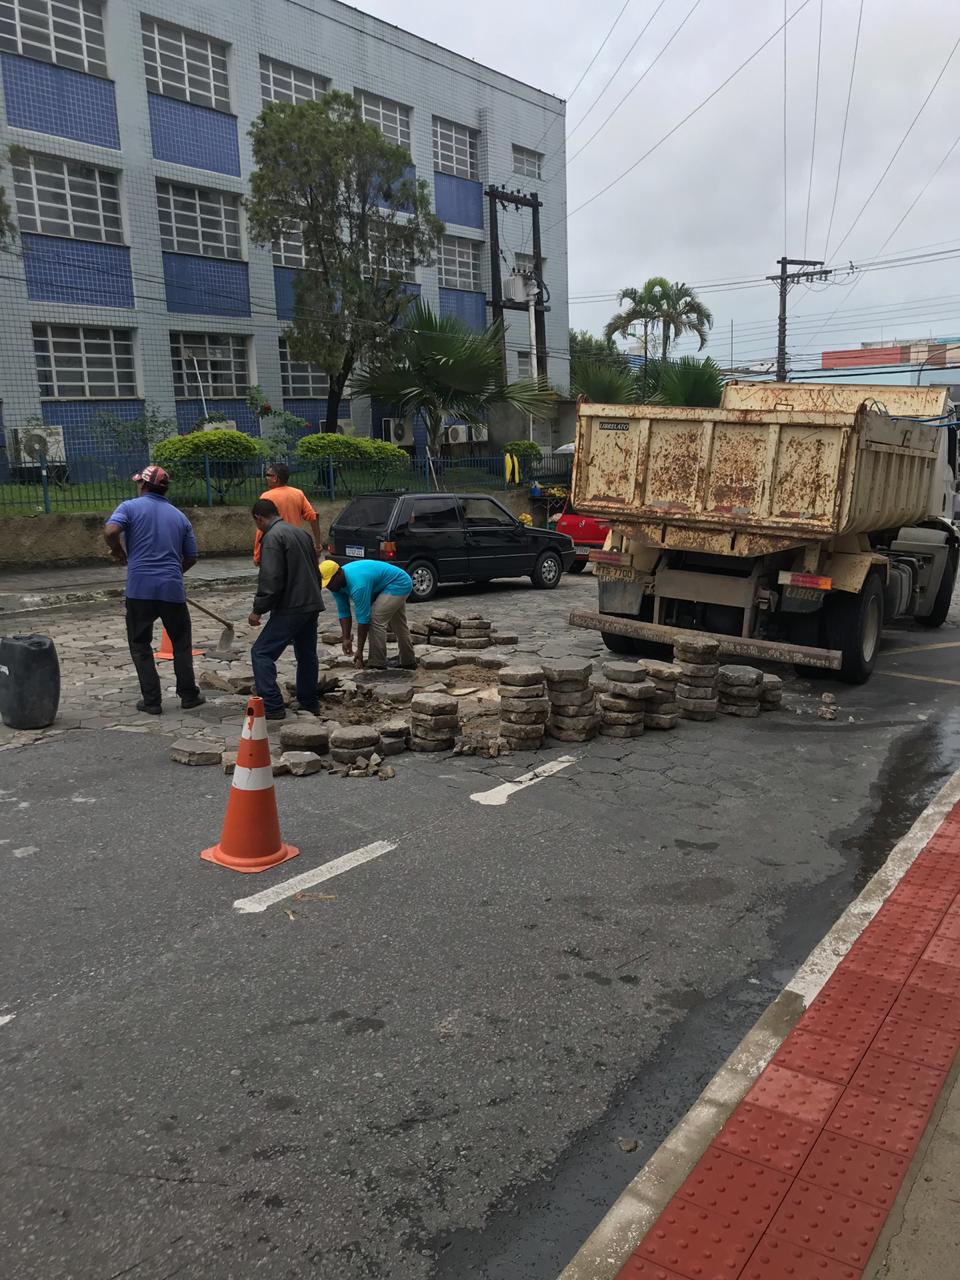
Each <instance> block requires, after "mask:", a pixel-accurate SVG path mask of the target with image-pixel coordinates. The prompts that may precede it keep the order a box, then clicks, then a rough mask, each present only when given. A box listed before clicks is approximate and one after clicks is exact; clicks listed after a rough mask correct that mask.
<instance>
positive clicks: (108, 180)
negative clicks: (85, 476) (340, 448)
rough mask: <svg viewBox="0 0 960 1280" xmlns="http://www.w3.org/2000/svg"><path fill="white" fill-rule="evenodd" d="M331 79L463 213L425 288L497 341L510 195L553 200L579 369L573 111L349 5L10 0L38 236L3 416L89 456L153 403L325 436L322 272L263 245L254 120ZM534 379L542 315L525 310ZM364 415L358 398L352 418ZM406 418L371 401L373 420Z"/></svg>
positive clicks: (422, 279)
mask: <svg viewBox="0 0 960 1280" xmlns="http://www.w3.org/2000/svg"><path fill="white" fill-rule="evenodd" d="M330 88H335V89H338V90H340V91H342V92H346V93H350V94H352V95H355V96H356V98H357V101H358V102H359V104H360V107H361V110H362V113H363V116H364V118H365V119H366V120H367V121H368V122H370V123H371V124H374V125H375V126H377V127H378V128H379V129H381V130H382V131H383V133H384V134H385V135H386V136H387V137H389V138H390V139H391V140H392V141H394V142H396V143H398V144H399V145H401V146H403V147H404V148H406V149H407V150H408V151H409V153H410V159H411V168H410V172H411V174H415V175H416V176H418V177H420V178H424V179H426V180H427V183H428V186H429V187H430V189H431V191H432V193H433V198H434V204H435V208H436V211H437V213H438V215H439V216H440V217H441V218H442V219H443V221H444V222H445V223H446V227H447V234H446V235H445V237H444V240H443V243H442V246H441V249H440V252H439V254H438V256H437V262H436V264H434V265H432V266H429V267H424V268H418V269H417V271H416V276H415V278H413V277H411V279H410V287H411V289H415V290H417V291H418V292H420V293H421V294H422V296H423V297H424V298H425V299H426V300H427V301H428V302H429V303H430V304H431V305H432V306H433V307H434V308H435V309H436V310H438V311H439V312H441V313H442V314H452V315H456V316H458V317H459V318H460V319H462V320H463V321H464V322H465V323H467V324H469V325H471V326H474V327H477V328H479V327H481V326H483V325H484V324H486V323H488V322H489V320H490V318H491V316H490V308H489V303H488V298H489V293H490V271H491V264H490V252H489V225H488V218H489V211H488V201H487V199H486V197H485V194H484V191H485V188H486V186H487V185H489V184H494V185H498V186H504V187H508V188H522V189H524V190H526V191H532V190H536V191H537V192H538V193H539V195H540V198H541V200H542V201H543V204H544V228H545V231H544V260H545V263H546V266H545V277H546V280H547V283H548V285H549V288H550V293H551V301H550V307H551V309H550V312H549V313H548V316H547V347H548V352H549V356H550V370H549V372H550V375H551V377H552V378H553V380H554V381H555V382H557V383H560V384H563V383H565V381H566V378H567V369H566V355H565V353H566V334H567V279H566V235H565V214H566V205H565V199H566V197H565V185H564V165H565V159H564V153H563V135H564V121H563V104H562V102H560V101H559V100H558V99H556V98H554V97H552V96H551V95H549V94H545V93H542V92H541V91H539V90H537V89H534V88H532V87H530V86H528V85H525V84H522V83H520V82H518V81H515V80H513V79H511V78H510V77H508V76H504V75H501V74H500V73H498V72H496V71H492V70H490V69H488V68H485V67H482V66H479V65H478V64H476V63H475V62H472V61H470V60H469V59H467V58H463V57H461V56H459V55H457V54H453V53H451V52H449V51H447V50H445V49H442V48H440V47H438V46H436V45H433V44H430V43H429V42H427V41H425V40H421V39H420V38H418V37H416V36H413V35H411V34H409V33H407V32H404V31H401V30H399V29H398V28H396V27H392V26H390V25H389V24H386V23H382V22H380V21H378V20H376V19H374V18H371V17H368V16H367V15H365V14H363V13H361V12H359V11H358V10H357V9H355V8H351V7H348V6H347V5H343V4H340V3H338V2H337V0H313V3H312V4H311V5H310V6H305V5H301V4H294V3H292V0H205V3H204V4H203V5H202V6H198V5H196V4H195V3H193V2H192V0H156V3H151V4H150V6H149V7H148V8H141V7H140V5H139V4H135V3H133V2H132V0H0V156H4V155H5V154H6V152H7V149H8V148H10V147H13V148H14V151H13V153H12V157H11V162H10V163H9V164H8V165H6V166H5V167H4V169H3V170H2V172H0V185H2V186H3V187H4V188H5V189H6V192H7V197H8V200H9V202H10V204H11V205H12V207H13V209H14V214H15V219H16V222H17V224H18V230H19V233H20V237H19V244H18V245H17V246H16V249H15V251H12V252H9V253H6V254H4V255H3V263H4V269H3V270H2V271H0V422H3V423H4V424H5V426H6V428H7V430H8V432H9V428H11V427H14V428H16V427H17V426H18V425H22V424H24V423H26V422H27V421H29V420H36V419H38V418H39V419H42V420H43V421H44V422H45V423H46V424H48V425H49V426H59V427H62V428H63V432H64V441H65V447H66V451H67V455H68V458H71V459H79V458H81V457H83V458H85V459H88V458H91V457H93V458H95V457H97V456H98V455H101V456H102V457H103V460H104V461H106V460H107V458H106V446H105V445H104V443H103V436H102V433H98V432H97V431H96V430H94V429H92V428H91V424H95V422H96V420H97V419H98V418H99V417H100V416H102V415H104V414H114V415H116V416H118V417H120V418H123V419H130V418H133V417H135V416H136V415H137V414H138V413H139V412H140V411H141V410H142V407H143V405H144V404H145V403H149V404H150V405H151V406H154V407H156V408H157V409H158V410H159V411H160V412H161V413H162V414H163V415H164V416H165V417H168V418H169V419H170V420H171V421H174V422H176V423H177V424H178V427H179V429H180V430H186V429H188V428H189V427H190V426H191V425H192V424H193V423H194V422H195V421H196V419H197V417H199V416H200V415H201V413H202V412H203V404H204V403H205V404H206V406H207V409H208V410H209V411H214V410H215V411H217V412H219V413H223V414H225V415H226V417H227V418H228V419H230V420H231V421H233V422H235V423H236V425H237V427H238V429H240V430H245V431H249V432H252V433H256V432H257V431H258V429H259V428H258V423H257V421H256V418H255V416H254V415H252V414H251V413H250V411H249V410H248V409H247V407H246V403H245V393H246V390H247V388H248V387H249V386H250V385H252V384H259V385H260V386H261V387H262V388H263V390H264V392H265V394H266V396H267V398H268V400H270V401H271V403H273V404H276V405H280V404H282V405H284V406H285V407H288V408H289V409H290V410H291V411H292V412H296V413H297V414H299V415H300V416H302V417H304V418H305V419H306V420H307V421H308V422H310V423H311V424H312V425H316V424H318V423H319V422H320V421H322V419H323V416H324V414H325V412H326V392H327V379H326V376H325V374H324V373H323V371H322V370H320V369H316V368H312V367H310V366H308V365H304V364H302V363H298V362H296V361H294V360H292V359H291V358H290V355H289V352H288V350H287V346H286V343H285V341H284V339H283V333H284V328H285V325H286V323H287V322H288V321H289V320H290V318H291V316H292V310H293V299H294V284H295V277H296V273H297V270H298V269H299V267H300V265H301V263H302V257H301V250H300V247H299V244H298V242H297V240H296V238H292V239H291V240H284V241H281V242H280V243H278V244H276V245H274V246H273V249H272V251H271V249H269V248H258V247H256V246H254V245H252V244H251V243H250V241H249V238H248V235H247V230H246V226H245V217H244V210H243V196H244V193H245V191H246V187H247V182H248V180H249V175H250V172H251V168H252V154H251V148H250V140H249V130H250V126H251V124H252V122H253V121H254V119H255V118H256V117H257V115H258V114H259V112H260V111H261V110H262V109H263V106H264V104H265V103H268V102H273V101H281V102H301V101H305V100H308V99H312V98H317V97H320V96H321V95H322V94H323V93H324V92H326V91H327V90H328V89H330ZM526 216H527V215H525V214H522V213H515V212H511V211H509V210H508V211H505V212H503V213H502V215H501V224H500V229H499V230H500V244H501V249H502V251H503V257H504V263H503V264H502V270H503V272H504V273H505V274H506V273H508V272H509V271H510V270H511V269H513V268H514V267H516V269H520V270H523V269H529V265H530V261H529V252H527V254H524V252H523V251H524V250H525V249H526V250H527V251H528V250H529V240H530V235H529V226H528V224H527V221H526ZM507 325H508V335H507V356H508V364H509V369H508V372H509V374H510V376H513V377H516V376H518V374H519V373H520V372H521V371H522V370H523V369H524V368H525V367H526V365H527V361H528V355H529V352H528V347H529V338H528V332H527V319H526V316H525V315H523V314H521V313H515V314H511V313H508V316H507ZM350 414H351V406H350V404H349V403H346V404H345V405H344V408H343V410H342V417H348V416H349V415H350ZM384 416H390V415H389V413H387V412H385V407H384V406H377V407H375V409H371V406H370V405H369V404H366V403H363V402H359V401H357V402H354V404H353V406H352V422H351V425H350V429H352V430H360V431H370V430H373V431H374V433H377V432H378V429H379V423H380V420H381V419H382V418H383V417H384Z"/></svg>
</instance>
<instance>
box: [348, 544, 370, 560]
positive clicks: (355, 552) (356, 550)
mask: <svg viewBox="0 0 960 1280" xmlns="http://www.w3.org/2000/svg"><path fill="white" fill-rule="evenodd" d="M366 554H367V553H366V550H365V548H363V547H347V555H348V556H352V557H353V558H354V559H361V558H362V557H364V556H365V555H366Z"/></svg>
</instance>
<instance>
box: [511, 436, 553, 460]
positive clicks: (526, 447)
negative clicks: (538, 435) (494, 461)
mask: <svg viewBox="0 0 960 1280" xmlns="http://www.w3.org/2000/svg"><path fill="white" fill-rule="evenodd" d="M503 452H504V453H512V454H513V456H514V457H515V458H519V459H520V460H521V461H523V460H524V459H525V458H532V459H533V460H534V462H539V461H540V459H541V458H542V457H543V451H542V450H541V448H540V446H539V445H538V444H537V442H536V441H535V440H508V441H507V443H506V444H505V445H504V446H503Z"/></svg>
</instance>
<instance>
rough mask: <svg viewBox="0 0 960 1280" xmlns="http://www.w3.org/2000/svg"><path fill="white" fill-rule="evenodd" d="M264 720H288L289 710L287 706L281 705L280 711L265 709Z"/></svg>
mask: <svg viewBox="0 0 960 1280" xmlns="http://www.w3.org/2000/svg"><path fill="white" fill-rule="evenodd" d="M263 718H264V720H286V718H287V711H286V708H285V707H281V708H280V710H279V711H265V712H264V713H263Z"/></svg>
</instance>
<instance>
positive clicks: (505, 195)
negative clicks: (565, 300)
mask: <svg viewBox="0 0 960 1280" xmlns="http://www.w3.org/2000/svg"><path fill="white" fill-rule="evenodd" d="M486 196H487V201H488V207H489V217H490V309H491V311H492V312H493V319H494V320H495V321H496V320H502V319H503V313H504V311H528V310H529V309H530V302H529V301H526V300H525V301H523V302H518V301H514V300H512V299H505V298H504V296H503V285H502V283H501V276H500V229H499V226H498V209H499V208H501V207H502V208H504V209H506V208H507V207H508V206H509V207H512V208H514V209H529V210H530V214H531V221H532V229H531V239H532V247H533V276H534V279H535V280H536V282H537V293H536V296H535V298H534V300H533V325H532V332H531V346H530V370H531V372H534V371H536V372H535V373H534V376H535V377H537V376H539V377H540V378H541V379H543V378H545V377H546V375H547V322H546V313H547V311H548V310H549V307H548V306H547V303H546V299H545V289H544V284H543V248H542V243H541V239H540V210H541V209H542V208H543V203H542V201H541V200H540V198H539V196H538V195H537V193H536V191H531V192H530V194H529V195H525V194H524V193H523V192H522V191H507V190H506V189H505V188H504V187H488V188H487V190H486Z"/></svg>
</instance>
